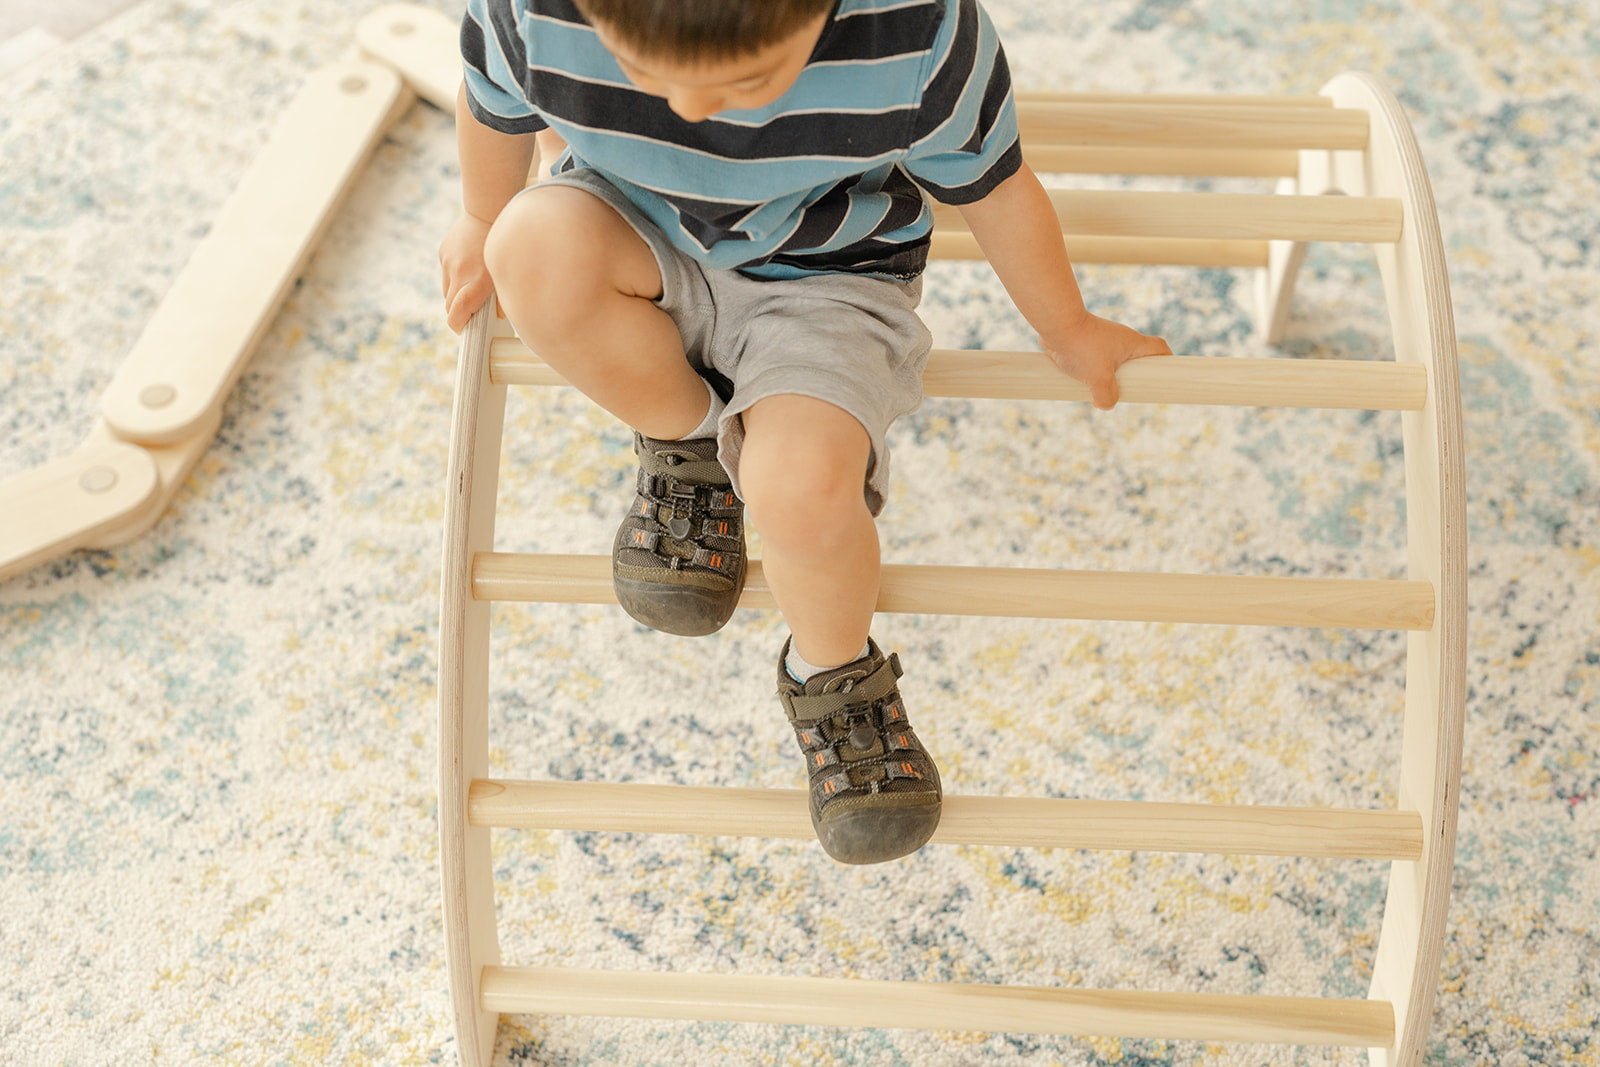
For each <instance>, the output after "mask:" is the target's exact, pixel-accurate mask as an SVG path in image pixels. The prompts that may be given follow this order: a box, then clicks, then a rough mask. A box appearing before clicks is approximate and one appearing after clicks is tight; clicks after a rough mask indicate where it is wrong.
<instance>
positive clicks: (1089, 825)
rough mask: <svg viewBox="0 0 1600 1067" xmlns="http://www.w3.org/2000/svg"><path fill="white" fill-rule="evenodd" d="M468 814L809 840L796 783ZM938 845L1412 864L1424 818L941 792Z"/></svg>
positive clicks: (559, 794)
mask: <svg viewBox="0 0 1600 1067" xmlns="http://www.w3.org/2000/svg"><path fill="white" fill-rule="evenodd" d="M468 819H469V822H470V823H471V825H473V826H485V827H501V828H518V829H533V830H576V831H591V832H603V833H635V834H706V835H710V836H718V835H725V836H730V837H765V838H775V839H784V840H793V841H807V840H811V839H812V838H814V837H815V836H816V832H815V831H814V830H813V829H812V827H811V818H810V815H809V814H808V809H807V806H806V794H805V793H804V792H802V791H801V790H798V789H736V788H727V787H723V788H716V789H702V788H698V787H694V786H684V785H641V784H638V783H634V782H620V783H610V782H529V781H500V780H488V779H479V780H477V781H475V782H473V783H472V791H471V794H470V799H469V801H468ZM933 841H934V843H935V844H945V845H1001V846H1005V847H1010V848H1076V849H1095V850H1103V851H1134V852H1206V853H1216V854H1221V855H1235V856H1306V857H1316V858H1324V859H1369V860H1406V861H1411V860H1415V859H1417V858H1418V857H1420V856H1421V855H1422V820H1421V819H1420V818H1419V817H1418V815H1417V814H1416V813H1415V812H1409V811H1359V810H1352V809H1347V808H1296V807H1271V806H1267V805H1241V804H1234V805H1227V804H1165V803H1156V802H1152V801H1107V800H1072V799H1059V798H1053V797H985V796H947V797H945V800H944V809H943V812H942V814H941V816H940V820H939V829H938V830H937V831H936V832H935V833H934V836H933Z"/></svg>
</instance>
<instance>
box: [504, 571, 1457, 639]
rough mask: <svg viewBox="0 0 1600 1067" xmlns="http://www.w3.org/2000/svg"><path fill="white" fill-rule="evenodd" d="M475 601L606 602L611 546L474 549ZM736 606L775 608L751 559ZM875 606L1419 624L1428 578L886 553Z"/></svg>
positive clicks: (1427, 607) (1428, 599)
mask: <svg viewBox="0 0 1600 1067" xmlns="http://www.w3.org/2000/svg"><path fill="white" fill-rule="evenodd" d="M472 596H473V598H474V599H476V600H498V601H524V602H530V601H537V602H543V603H561V604H612V603H615V602H616V598H615V596H614V595H613V593H612V589H611V557H609V556H576V555H529V554H522V553H503V552H479V553H478V554H477V555H476V556H475V557H474V558H473V565H472ZM739 606H740V607H743V608H766V609H773V608H776V607H777V604H776V603H775V602H774V601H773V599H772V593H771V591H770V590H769V589H768V588H767V583H766V577H765V575H764V574H763V573H762V570H761V561H760V560H751V561H750V569H749V573H748V574H747V575H746V577H745V586H744V596H743V597H742V598H741V599H740V601H739ZM877 610H878V611H888V612H897V613H909V614H927V615H993V616H1001V617H1009V618H1029V619H1102V620H1115V621H1123V622H1188V623H1213V624H1220V625H1229V626H1309V627H1348V628H1352V629H1380V630H1428V629H1431V628H1432V626H1433V614H1434V596H1433V587H1432V586H1431V585H1429V584H1428V583H1427V582H1418V581H1364V580H1358V579H1351V578H1257V577H1237V576H1215V575H1204V574H1138V573H1121V574H1119V573H1114V572H1098V571H1069V570H1041V569H1035V568H1029V567H932V566H910V565H905V564H899V565H896V564H885V565H884V567H883V572H882V580H881V585H880V588H879V592H878V604H877Z"/></svg>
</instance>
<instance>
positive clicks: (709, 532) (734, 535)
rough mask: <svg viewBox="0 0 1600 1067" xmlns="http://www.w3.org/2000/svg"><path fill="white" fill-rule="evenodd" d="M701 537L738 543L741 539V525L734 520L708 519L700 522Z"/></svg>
mask: <svg viewBox="0 0 1600 1067" xmlns="http://www.w3.org/2000/svg"><path fill="white" fill-rule="evenodd" d="M700 536H701V537H721V538H725V539H727V540H729V541H737V540H738V539H739V537H740V529H739V523H738V521H737V520H735V519H732V518H716V517H712V518H708V519H702V520H701V521H700Z"/></svg>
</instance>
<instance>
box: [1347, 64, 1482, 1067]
mask: <svg viewBox="0 0 1600 1067" xmlns="http://www.w3.org/2000/svg"><path fill="white" fill-rule="evenodd" d="M1324 92H1325V93H1326V94H1327V95H1328V96H1329V97H1331V98H1332V99H1333V101H1334V104H1335V106H1337V107H1341V108H1351V109H1361V110H1364V111H1366V112H1367V113H1368V114H1369V115H1370V116H1371V127H1372V142H1371V144H1370V146H1369V147H1368V150H1367V151H1366V152H1365V153H1364V154H1363V155H1361V156H1356V155H1346V154H1344V153H1338V154H1336V155H1335V156H1334V162H1333V174H1332V180H1333V182H1334V184H1336V185H1337V186H1338V187H1339V188H1343V189H1345V190H1347V191H1349V192H1350V193H1352V194H1355V195H1362V196H1383V197H1397V198H1399V200H1400V201H1401V203H1402V205H1403V206H1404V210H1405V217H1406V223H1407V224H1406V227H1405V231H1404V233H1403V234H1402V236H1401V240H1400V241H1399V242H1398V243H1397V244H1393V245H1387V246H1378V247H1377V248H1376V249H1375V251H1376V253H1377V257H1378V269H1379V273H1380V274H1381V275H1382V277H1383V286H1384V294H1385V297H1386V300H1387V303H1388V305H1389V323H1390V332H1391V334H1392V335H1393V339H1394V349H1395V361H1396V362H1397V363H1401V364H1407V363H1409V364H1415V365H1419V366H1421V367H1423V368H1425V369H1426V370H1427V372H1428V377H1429V381H1430V384H1431V388H1430V389H1429V390H1428V401H1427V403H1425V404H1424V405H1423V406H1422V409H1421V410H1419V411H1410V412H1406V413H1404V414H1402V415H1401V430H1402V438H1403V443H1404V448H1405V467H1406V542H1407V552H1408V569H1409V572H1410V574H1409V576H1410V577H1411V578H1412V579H1413V580H1416V581H1423V582H1427V583H1428V584H1429V585H1431V586H1432V587H1433V588H1434V590H1435V593H1436V595H1437V597H1438V617H1437V621H1436V622H1435V625H1434V626H1433V627H1432V628H1431V629H1429V630H1427V631H1425V632H1417V633H1412V634H1410V635H1409V637H1408V640H1407V645H1406V700H1405V725H1404V728H1403V735H1402V740H1401V757H1400V783H1399V796H1400V806H1401V808H1404V809H1410V810H1415V811H1417V812H1418V813H1419V814H1420V815H1421V817H1422V821H1423V826H1424V829H1425V833H1424V836H1423V855H1422V857H1421V858H1420V859H1419V860H1417V861H1416V862H1399V863H1395V864H1394V866H1393V868H1392V870H1391V872H1390V875H1389V892H1388V897H1387V900H1386V901H1385V904H1384V910H1383V928H1382V931H1381V933H1380V935H1379V939H1378V949H1377V959H1376V962H1375V963H1374V966H1373V979H1372V993H1371V995H1372V996H1373V997H1374V998H1375V999H1380V1000H1386V1001H1389V1002H1390V1003H1392V1004H1393V1005H1394V1008H1395V1019H1396V1031H1395V1042H1394V1045H1393V1046H1392V1047H1391V1048H1389V1049H1383V1050H1374V1051H1373V1053H1372V1062H1373V1063H1374V1064H1375V1065H1384V1067H1387V1065H1389V1064H1406V1065H1408V1067H1409V1065H1412V1064H1419V1063H1421V1062H1422V1057H1423V1053H1424V1051H1425V1050H1426V1042H1427V1036H1428V1025H1429V1022H1430V1020H1431V1019H1432V1017H1433V998H1434V993H1435V990H1436V989H1437V988H1438V985H1439V965H1440V960H1441V957H1442V955H1443V951H1444V936H1445V912H1446V908H1447V906H1448V903H1449V899H1450V880H1451V872H1452V870H1453V867H1454V862H1455V834H1456V813H1457V810H1458V808H1459V806H1460V801H1459V793H1460V787H1461V748H1462V738H1463V731H1464V724H1465V718H1466V688H1467V682H1466V670H1467V668H1466V663H1467V660H1466V639H1467V521H1466V466H1465V461H1464V448H1465V446H1464V442H1463V439H1462V418H1461V384H1460V372H1459V370H1458V368H1457V364H1456V335H1455V321H1454V316H1453V313H1452V310H1451V303H1450V283H1449V278H1448V275H1447V273H1446V269H1445V257H1444V240H1443V237H1442V236H1441V235H1440V232H1439V217H1438V213H1437V211H1436V209H1435V207H1434V202H1433V190H1432V187H1431V185H1430V183H1429V181H1428V173H1427V169H1426V168H1425V167H1424V165H1423V162H1422V153H1421V151H1420V149H1419V148H1418V147H1417V141H1416V135H1415V134H1414V133H1413V132H1412V129H1411V124H1410V123H1409V122H1408V121H1407V120H1406V117H1405V113H1404V111H1403V110H1402V109H1401V107H1400V104H1399V102H1398V101H1397V100H1395V98H1394V96H1393V94H1391V93H1390V92H1389V91H1388V90H1387V89H1385V88H1383V87H1382V86H1381V85H1379V84H1378V83H1377V82H1376V81H1375V80H1374V79H1373V78H1371V77H1369V76H1367V75H1363V74H1345V75H1341V76H1340V77H1338V78H1335V79H1334V80H1333V81H1331V82H1329V83H1328V85H1327V86H1326V88H1325V89H1324Z"/></svg>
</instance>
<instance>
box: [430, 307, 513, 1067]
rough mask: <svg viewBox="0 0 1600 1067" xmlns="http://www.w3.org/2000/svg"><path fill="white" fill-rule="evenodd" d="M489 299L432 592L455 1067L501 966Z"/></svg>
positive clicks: (487, 1016)
mask: <svg viewBox="0 0 1600 1067" xmlns="http://www.w3.org/2000/svg"><path fill="white" fill-rule="evenodd" d="M496 321H497V320H496V318H495V302H494V300H493V298H491V299H490V300H489V302H488V303H487V304H486V305H484V307H483V308H482V309H481V310H479V311H478V313H477V314H476V315H474V316H473V317H472V319H471V321H470V322H469V323H468V324H467V327H466V329H465V330H463V331H462V335H461V357H460V361H459V364H458V367H457V377H456V394H455V405H454V409H453V411H452V413H451V419H450V453H449V461H448V469H447V477H446V481H445V519H444V547H443V553H442V562H441V573H440V586H439V873H440V883H441V893H442V901H443V910H444V939H445V962H446V968H447V971H448V974H449V978H450V1003H451V1010H452V1012H453V1013H454V1016H455V1031H456V1042H457V1046H458V1050H457V1051H458V1055H459V1056H460V1062H461V1063H462V1064H463V1067H489V1063H490V1061H491V1060H492V1059H493V1056H494V1041H495V1030H496V1028H497V1026H498V1024H499V1017H498V1015H497V1014H496V1013H495V1012H494V1011H492V1010H489V1009H486V1008H484V1007H483V1001H482V998H481V995H480V990H479V988H478V981H479V977H480V975H481V974H482V971H483V968H484V967H486V966H490V965H493V964H496V963H499V962H500V941H499V933H498V928H497V926H496V919H495V909H494V873H493V871H492V870H491V868H490V853H489V832H488V831H487V830H484V829H481V828H478V827H475V826H473V825H471V823H470V822H469V821H468V817H467V816H468V810H469V799H468V798H469V793H470V792H471V788H472V783H473V781H474V780H476V779H480V778H483V777H485V776H486V775H487V774H488V772H489V734H488V702H489V694H488V687H489V605H487V604H484V603H481V602H479V601H477V600H475V599H473V597H472V595H471V593H472V575H471V569H472V559H473V556H474V554H475V553H479V552H482V551H484V550H485V549H487V548H489V547H490V546H492V545H493V544H494V520H495V493H496V487H497V485H498V483H499V471H500V441H501V437H502V432H503V429H504V419H505V406H506V405H505V401H506V397H505V388H504V387H503V386H497V385H494V384H492V383H491V382H490V381H489V341H490V339H491V337H492V336H493V332H494V330H495V324H496Z"/></svg>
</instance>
